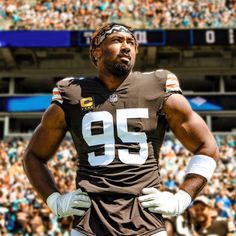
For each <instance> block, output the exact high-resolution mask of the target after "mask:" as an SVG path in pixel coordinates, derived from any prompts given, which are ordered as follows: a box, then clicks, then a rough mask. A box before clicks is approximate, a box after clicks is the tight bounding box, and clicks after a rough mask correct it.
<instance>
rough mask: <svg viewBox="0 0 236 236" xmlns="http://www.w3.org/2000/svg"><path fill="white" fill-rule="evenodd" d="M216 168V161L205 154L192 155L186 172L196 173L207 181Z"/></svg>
mask: <svg viewBox="0 0 236 236" xmlns="http://www.w3.org/2000/svg"><path fill="white" fill-rule="evenodd" d="M215 168H216V161H215V160H214V159H213V158H212V157H209V156H206V155H194V156H193V157H192V158H191V160H190V162H189V163H188V166H187V169H186V174H191V173H192V174H198V175H201V176H203V177H205V178H206V179H207V181H209V180H210V179H211V177H212V175H213V173H214V170H215Z"/></svg>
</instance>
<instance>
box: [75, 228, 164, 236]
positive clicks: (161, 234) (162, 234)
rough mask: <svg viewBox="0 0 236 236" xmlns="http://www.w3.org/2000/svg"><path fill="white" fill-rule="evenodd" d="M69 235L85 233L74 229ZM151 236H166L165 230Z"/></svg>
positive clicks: (83, 235)
mask: <svg viewBox="0 0 236 236" xmlns="http://www.w3.org/2000/svg"><path fill="white" fill-rule="evenodd" d="M71 236H86V235H85V234H82V233H80V232H79V231H76V230H74V229H72V230H71ZM152 236H167V233H166V231H161V232H159V233H155V234H153V235H152Z"/></svg>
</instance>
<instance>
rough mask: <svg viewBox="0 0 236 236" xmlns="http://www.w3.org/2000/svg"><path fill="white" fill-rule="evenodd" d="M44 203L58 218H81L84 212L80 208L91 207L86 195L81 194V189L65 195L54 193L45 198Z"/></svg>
mask: <svg viewBox="0 0 236 236" xmlns="http://www.w3.org/2000/svg"><path fill="white" fill-rule="evenodd" d="M46 202H47V205H48V207H49V208H50V209H51V210H52V212H53V213H54V214H55V215H56V216H57V217H58V218H61V217H66V216H71V215H77V216H82V215H83V214H84V213H85V211H84V210H82V209H80V208H89V207H90V206H91V200H90V198H89V196H88V194H87V193H86V192H82V190H81V189H77V190H76V191H74V192H70V193H66V194H60V193H59V192H54V193H52V194H51V195H50V196H49V197H48V198H47V201H46Z"/></svg>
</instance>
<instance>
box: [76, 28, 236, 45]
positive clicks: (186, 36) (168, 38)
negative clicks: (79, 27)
mask: <svg viewBox="0 0 236 236" xmlns="http://www.w3.org/2000/svg"><path fill="white" fill-rule="evenodd" d="M91 34H92V32H91V31H81V32H79V35H78V38H79V41H78V46H87V45H89V42H90V37H91ZM134 34H135V36H136V38H137V39H138V41H139V44H140V45H142V46H195V45H199V46H200V45H235V44H236V29H192V30H136V31H134Z"/></svg>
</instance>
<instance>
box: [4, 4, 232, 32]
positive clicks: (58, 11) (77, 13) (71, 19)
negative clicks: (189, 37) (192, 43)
mask: <svg viewBox="0 0 236 236" xmlns="http://www.w3.org/2000/svg"><path fill="white" fill-rule="evenodd" d="M107 22H119V23H126V24H129V25H132V26H133V27H134V28H143V29H153V28H165V29H166V28H208V27H211V28H223V27H236V1H235V0H201V1H194V0H158V1H157V0H124V1H119V0H102V1H98V0H37V1H36V0H4V1H0V30H10V29H12V30H16V29H24V30H31V29H34V30H54V29H55V30H63V29H65V30H81V29H95V28H96V27H98V26H100V25H101V24H103V23H107Z"/></svg>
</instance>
